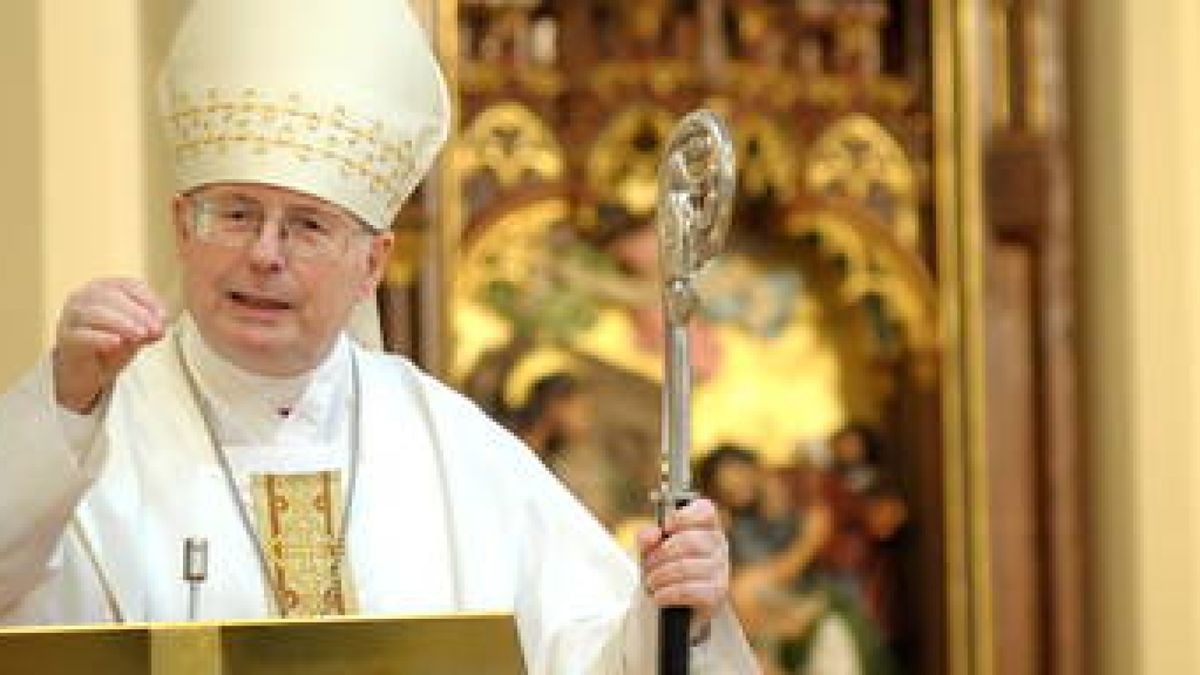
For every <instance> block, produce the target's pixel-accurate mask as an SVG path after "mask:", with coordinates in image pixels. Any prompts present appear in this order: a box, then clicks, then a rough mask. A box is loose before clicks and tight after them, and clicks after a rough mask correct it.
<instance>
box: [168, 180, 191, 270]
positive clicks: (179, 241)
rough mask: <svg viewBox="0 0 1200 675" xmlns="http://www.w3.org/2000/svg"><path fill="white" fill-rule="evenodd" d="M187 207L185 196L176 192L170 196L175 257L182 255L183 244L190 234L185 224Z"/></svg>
mask: <svg viewBox="0 0 1200 675" xmlns="http://www.w3.org/2000/svg"><path fill="white" fill-rule="evenodd" d="M188 208H189V205H188V202H187V198H186V197H184V196H183V195H182V194H178V193H176V195H175V196H174V197H172V198H171V222H172V224H173V225H174V228H175V255H176V257H178V256H181V255H183V244H184V242H186V241H188V239H189V238H190V237H191V234H192V233H191V230H190V229H189V228H188V226H187V218H188Z"/></svg>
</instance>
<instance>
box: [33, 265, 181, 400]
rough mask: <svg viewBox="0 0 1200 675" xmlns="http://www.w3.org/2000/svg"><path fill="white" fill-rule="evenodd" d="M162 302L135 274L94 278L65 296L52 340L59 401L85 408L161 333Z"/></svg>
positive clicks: (164, 313)
mask: <svg viewBox="0 0 1200 675" xmlns="http://www.w3.org/2000/svg"><path fill="white" fill-rule="evenodd" d="M166 318H167V309H166V305H164V304H163V302H162V301H161V300H159V299H158V297H157V296H155V294H154V292H153V291H151V290H150V287H149V286H147V285H146V284H145V283H143V282H141V281H138V280H136V279H96V280H94V281H92V282H90V283H88V284H87V285H86V286H84V287H83V288H81V289H79V290H78V291H76V292H75V293H73V294H72V295H71V296H70V297H69V298H67V301H66V303H65V304H64V305H63V309H62V314H61V315H60V316H59V319H58V329H57V337H56V338H55V345H54V395H55V398H56V399H57V400H58V403H59V405H61V406H63V407H65V408H67V409H69V410H74V411H75V412H78V413H88V412H90V411H91V410H92V409H93V408H94V407H95V405H96V402H97V401H98V400H99V399H100V397H101V396H102V395H103V394H104V392H105V391H107V390H108V388H109V387H110V386H112V383H113V380H115V379H116V377H117V375H118V374H119V373H120V372H121V369H122V368H124V367H125V365H126V364H127V363H129V361H130V360H131V359H132V358H133V357H134V355H135V354H137V352H138V350H139V349H141V348H142V347H144V346H146V345H148V344H150V343H152V342H155V341H157V340H158V339H159V338H161V337H162V335H163V331H164V329H165V326H166Z"/></svg>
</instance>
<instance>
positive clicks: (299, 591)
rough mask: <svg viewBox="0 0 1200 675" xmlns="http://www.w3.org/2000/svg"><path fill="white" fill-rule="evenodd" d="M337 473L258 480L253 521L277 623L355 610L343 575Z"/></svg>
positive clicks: (260, 476)
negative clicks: (275, 603) (273, 591)
mask: <svg viewBox="0 0 1200 675" xmlns="http://www.w3.org/2000/svg"><path fill="white" fill-rule="evenodd" d="M341 473H342V472H341V471H318V472H315V473H298V474H257V475H255V476H254V480H253V492H254V506H255V515H256V516H257V527H258V534H259V539H260V541H262V543H263V548H264V549H265V550H264V553H265V555H266V558H267V565H268V567H269V568H270V574H271V579H270V581H271V583H272V584H274V587H275V588H276V589H278V600H279V602H281V603H282V604H283V606H282V607H279V615H280V616H282V617H312V616H337V615H344V614H353V613H355V611H356V610H357V607H356V604H357V603H356V602H355V599H354V593H353V589H352V587H351V584H350V575H349V574H348V573H346V571H345V568H346V559H345V557H344V548H345V546H344V543H345V542H344V537H343V533H342V532H339V531H338V530H339V529H340V528H341V527H342V523H343V518H342V514H343V508H344V501H343V499H342V479H341Z"/></svg>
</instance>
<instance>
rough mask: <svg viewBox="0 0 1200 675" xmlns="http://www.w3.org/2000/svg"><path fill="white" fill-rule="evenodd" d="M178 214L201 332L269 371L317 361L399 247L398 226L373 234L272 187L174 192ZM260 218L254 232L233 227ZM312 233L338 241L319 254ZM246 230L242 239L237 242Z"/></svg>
mask: <svg viewBox="0 0 1200 675" xmlns="http://www.w3.org/2000/svg"><path fill="white" fill-rule="evenodd" d="M256 209H257V210H256ZM174 214H175V228H176V234H177V251H178V255H179V259H180V262H181V263H182V268H183V280H184V300H185V303H186V306H187V308H188V310H189V311H190V312H191V313H192V315H193V316H194V317H195V320H196V324H197V326H198V327H199V329H200V333H201V335H203V336H204V339H205V341H206V342H207V343H208V344H209V345H210V346H211V347H212V348H213V349H214V350H216V351H217V352H218V353H219V354H221V355H222V356H224V357H225V358H227V359H229V360H230V361H232V362H233V363H235V364H237V365H239V366H241V367H243V368H245V369H247V370H250V371H252V372H256V373H260V374H263V375H277V376H283V375H296V374H299V373H303V372H305V371H307V370H310V369H312V368H313V367H315V366H316V365H318V364H319V363H320V362H321V360H323V359H324V358H325V355H326V354H328V352H329V349H330V348H331V346H332V345H333V342H334V340H335V338H336V337H337V335H338V333H339V332H341V330H342V329H343V328H344V327H345V325H346V323H347V321H348V320H349V316H350V311H351V309H352V308H353V307H354V305H355V304H356V303H357V302H359V301H360V300H363V299H366V298H368V297H370V296H371V294H372V292H373V291H374V290H375V287H376V286H377V285H378V283H379V279H380V277H381V276H382V274H383V270H384V268H385V265H386V262H387V260H388V254H389V253H390V251H391V246H392V235H391V233H384V234H377V235H372V234H367V233H365V232H364V227H363V225H362V224H361V223H360V221H358V220H356V219H355V218H354V217H353V216H352V215H351V214H350V213H349V212H347V211H345V210H343V209H341V208H339V207H337V206H334V205H332V204H330V203H328V202H325V201H323V200H321V199H317V198H315V197H312V196H309V195H305V194H302V193H299V192H295V191H292V190H287V189H284V188H279V187H273V186H268V185H259V184H248V183H221V184H213V185H208V186H204V187H202V188H199V189H197V190H195V191H194V192H192V193H190V194H189V195H185V196H180V197H177V198H176V199H175V204H174ZM255 219H257V220H260V221H262V226H261V230H260V231H257V234H246V233H245V232H242V231H240V230H237V229H236V228H237V227H238V226H233V227H230V226H229V225H228V224H229V223H239V222H250V221H253V220H255ZM214 223H225V224H226V225H225V227H226V229H225V230H221V229H219V228H220V227H221V226H220V225H214ZM318 228H320V229H318ZM325 228H332V229H330V231H329V232H328V233H326V232H325ZM339 228H341V229H339ZM246 229H247V230H251V229H253V228H250V227H247V228H246ZM284 230H286V232H284ZM309 231H312V232H319V233H320V236H322V237H326V236H328V237H329V240H330V241H333V242H336V243H337V244H338V245H337V246H335V247H333V248H330V249H328V251H327V253H326V254H319V255H318V254H314V252H313V250H311V249H312V247H311V246H307V247H306V246H305V244H307V243H311V241H313V240H312V239H311V238H309V237H311V236H312V235H309V234H307V233H308V232H309ZM239 237H240V238H241V239H244V240H245V242H244V243H241V244H235V243H234V242H235V241H236V240H238V239H239ZM302 239H303V240H304V241H301V240H302Z"/></svg>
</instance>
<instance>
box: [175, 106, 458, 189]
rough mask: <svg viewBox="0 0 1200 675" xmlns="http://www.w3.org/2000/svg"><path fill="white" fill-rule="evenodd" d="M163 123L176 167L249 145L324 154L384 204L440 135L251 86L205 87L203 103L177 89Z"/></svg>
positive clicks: (417, 171)
mask: <svg viewBox="0 0 1200 675" xmlns="http://www.w3.org/2000/svg"><path fill="white" fill-rule="evenodd" d="M166 121H167V132H168V137H169V141H170V143H171V145H172V146H173V148H174V151H175V159H176V162H177V163H179V164H180V165H181V166H182V165H187V164H190V163H194V162H198V161H201V159H202V158H203V157H204V156H205V155H206V154H211V153H222V152H228V151H229V150H230V149H231V148H232V147H233V146H245V147H248V148H249V150H250V151H251V152H252V153H254V154H266V153H267V152H270V151H280V152H285V153H288V154H289V156H291V157H293V158H295V159H298V160H300V161H310V160H312V159H314V158H324V159H325V160H326V161H327V162H329V163H331V164H333V165H336V166H337V167H339V168H340V169H342V170H345V171H346V172H347V173H348V174H349V175H353V176H359V177H360V178H359V179H358V180H360V181H361V186H362V187H363V188H365V189H366V190H368V191H369V192H371V193H374V194H380V195H383V198H384V199H385V200H386V201H387V204H388V206H389V207H390V206H392V205H394V203H396V202H398V201H402V200H403V199H404V198H405V197H407V196H408V194H409V193H410V192H412V190H413V188H414V187H415V186H416V184H417V182H418V181H419V180H420V179H421V177H422V175H423V171H422V168H423V166H424V161H423V159H428V158H431V157H432V155H433V153H434V152H435V151H436V149H437V147H438V144H439V142H440V141H439V139H440V138H441V136H440V132H439V131H438V128H437V126H436V125H435V124H433V123H426V124H420V125H416V126H415V127H414V128H411V129H398V128H393V127H385V125H384V124H383V123H382V122H381V121H379V120H373V119H365V118H361V117H355V116H353V115H351V114H349V113H348V112H347V110H346V108H345V107H344V106H340V105H338V106H334V107H333V108H332V110H330V109H329V108H328V106H318V105H316V104H307V103H305V102H304V101H303V100H302V99H301V97H300V96H299V94H295V93H293V94H289V95H288V96H287V97H286V99H285V100H283V101H279V100H277V99H275V98H273V97H272V96H271V95H270V94H268V93H267V92H263V91H259V90H254V89H247V90H245V91H241V92H224V91H217V90H216V89H210V90H209V91H208V98H207V100H205V101H203V102H192V99H191V98H190V97H189V96H187V95H186V94H185V93H183V92H178V93H177V94H176V95H175V97H174V98H173V105H172V107H171V109H170V110H168V111H167V112H166Z"/></svg>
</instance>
